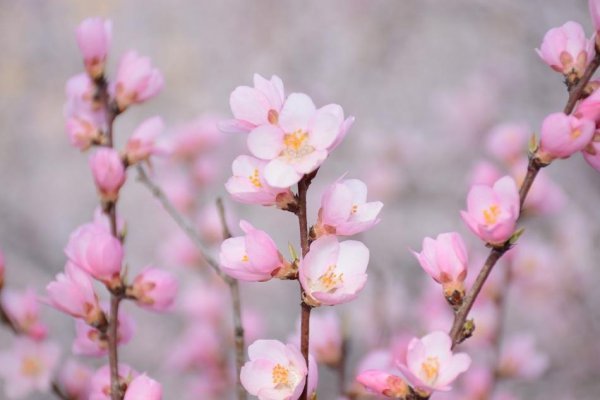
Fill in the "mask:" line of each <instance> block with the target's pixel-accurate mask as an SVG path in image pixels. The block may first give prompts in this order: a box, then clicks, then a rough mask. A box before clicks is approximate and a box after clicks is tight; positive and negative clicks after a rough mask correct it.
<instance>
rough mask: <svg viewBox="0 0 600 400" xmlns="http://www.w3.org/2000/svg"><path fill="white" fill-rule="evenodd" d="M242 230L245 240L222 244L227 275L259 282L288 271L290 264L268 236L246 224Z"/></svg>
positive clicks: (228, 240)
mask: <svg viewBox="0 0 600 400" xmlns="http://www.w3.org/2000/svg"><path fill="white" fill-rule="evenodd" d="M240 228H242V230H243V231H244V233H245V235H244V236H238V237H233V238H230V239H227V240H225V241H223V243H222V244H221V251H220V253H219V259H220V267H221V270H223V272H225V273H226V274H227V275H229V276H231V277H233V278H235V279H240V280H243V281H249V282H256V281H268V280H269V279H271V278H272V277H274V276H276V275H278V273H284V272H286V271H287V269H288V268H289V263H288V262H287V261H286V260H285V259H284V258H283V256H282V255H281V253H280V252H279V250H277V245H276V244H275V242H274V241H273V239H271V237H270V236H269V235H268V234H267V233H266V232H264V231H261V230H259V229H256V228H254V227H253V226H252V225H250V224H249V223H248V222H246V221H243V220H242V221H241V222H240Z"/></svg>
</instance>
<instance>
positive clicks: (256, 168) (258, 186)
mask: <svg viewBox="0 0 600 400" xmlns="http://www.w3.org/2000/svg"><path fill="white" fill-rule="evenodd" d="M266 165H267V162H266V161H263V160H259V159H257V158H254V157H251V156H244V155H242V156H238V157H237V158H236V159H235V160H234V161H233V165H232V167H231V169H232V170H233V176H232V177H231V178H229V180H228V181H227V183H226V184H225V188H226V189H227V191H228V192H229V194H231V197H233V199H234V200H236V201H239V202H240V203H245V204H260V205H263V206H272V205H274V204H277V199H278V197H280V198H281V197H283V196H289V197H291V196H292V194H291V191H290V189H289V188H285V189H281V188H274V187H272V186H270V185H269V184H268V183H267V182H266V180H265V178H264V169H265V166H266Z"/></svg>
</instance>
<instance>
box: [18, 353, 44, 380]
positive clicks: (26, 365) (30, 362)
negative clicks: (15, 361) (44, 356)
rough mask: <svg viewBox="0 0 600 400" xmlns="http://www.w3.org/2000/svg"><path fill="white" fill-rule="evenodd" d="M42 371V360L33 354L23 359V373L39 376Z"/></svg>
mask: <svg viewBox="0 0 600 400" xmlns="http://www.w3.org/2000/svg"><path fill="white" fill-rule="evenodd" d="M41 372H42V365H41V363H40V360H39V359H38V358H36V357H33V356H28V357H25V358H24V359H23V363H22V364H21V373H22V374H23V375H25V376H37V375H39V374H40V373H41Z"/></svg>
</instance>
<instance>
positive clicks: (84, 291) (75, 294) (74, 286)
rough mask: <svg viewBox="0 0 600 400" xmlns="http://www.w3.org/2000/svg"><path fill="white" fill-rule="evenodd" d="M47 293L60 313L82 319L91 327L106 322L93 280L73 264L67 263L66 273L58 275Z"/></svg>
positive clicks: (48, 287) (50, 284) (50, 301)
mask: <svg viewBox="0 0 600 400" xmlns="http://www.w3.org/2000/svg"><path fill="white" fill-rule="evenodd" d="M46 291H47V292H48V303H49V304H50V305H51V306H52V307H54V308H56V309H57V310H59V311H62V312H65V313H67V314H69V315H71V316H73V317H75V318H81V319H83V320H84V321H85V322H86V323H88V324H90V325H97V324H102V323H104V322H105V321H106V319H105V316H104V313H103V312H102V309H101V308H100V304H99V303H98V296H97V295H96V292H95V291H94V286H93V284H92V280H91V279H90V277H89V276H88V274H87V273H85V272H84V271H83V270H81V269H80V268H79V267H77V266H75V265H74V264H73V263H71V262H67V265H65V272H64V273H62V272H61V273H59V274H58V275H56V280H55V281H53V282H50V283H49V284H48V286H46Z"/></svg>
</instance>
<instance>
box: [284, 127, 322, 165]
mask: <svg viewBox="0 0 600 400" xmlns="http://www.w3.org/2000/svg"><path fill="white" fill-rule="evenodd" d="M307 139H308V132H306V131H303V130H302V129H298V130H296V131H294V132H292V133H287V134H285V135H284V136H283V144H284V146H285V148H284V149H283V151H282V152H281V153H282V154H281V155H282V156H284V157H286V158H288V159H289V160H293V159H297V158H301V157H303V156H305V155H307V154H310V153H312V152H313V151H314V150H315V148H314V147H312V146H310V145H308V144H307V143H306V141H307Z"/></svg>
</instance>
